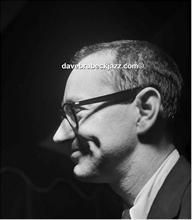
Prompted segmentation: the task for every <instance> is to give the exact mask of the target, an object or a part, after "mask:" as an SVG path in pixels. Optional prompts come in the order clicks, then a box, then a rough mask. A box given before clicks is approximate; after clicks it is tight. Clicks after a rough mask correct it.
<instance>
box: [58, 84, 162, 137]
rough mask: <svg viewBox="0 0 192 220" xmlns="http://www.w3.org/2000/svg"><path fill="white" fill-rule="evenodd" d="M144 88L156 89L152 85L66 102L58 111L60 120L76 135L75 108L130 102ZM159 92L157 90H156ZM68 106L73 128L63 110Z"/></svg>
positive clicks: (77, 126) (77, 123)
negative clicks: (105, 103) (102, 103)
mask: <svg viewBox="0 0 192 220" xmlns="http://www.w3.org/2000/svg"><path fill="white" fill-rule="evenodd" d="M146 87H153V88H156V89H158V88H157V86H154V85H152V86H151V85H148V86H145V87H143V86H140V87H135V88H131V89H126V90H123V91H119V92H115V93H111V94H107V95H103V96H97V97H94V98H90V99H85V100H80V101H75V102H72V101H70V102H66V103H63V104H62V105H61V107H60V111H61V115H62V120H63V119H64V118H66V119H67V121H68V122H69V124H70V126H71V127H72V129H73V131H74V132H75V133H76V130H78V128H79V122H78V120H77V116H76V113H75V111H74V109H75V108H76V107H80V106H83V105H89V104H95V103H99V102H110V101H111V102H117V103H121V102H124V101H126V100H127V102H128V101H129V102H132V101H133V100H134V99H135V96H136V95H137V94H138V93H139V92H140V91H141V90H142V89H144V88H146ZM158 90H159V89H158ZM66 105H68V106H70V107H71V110H72V113H73V116H74V118H75V124H76V127H74V126H73V125H72V124H71V122H70V121H69V119H68V118H67V114H66V112H65V110H64V107H65V106H66Z"/></svg>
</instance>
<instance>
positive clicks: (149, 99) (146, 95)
mask: <svg viewBox="0 0 192 220" xmlns="http://www.w3.org/2000/svg"><path fill="white" fill-rule="evenodd" d="M135 102H136V107H137V109H138V113H139V114H138V118H137V125H136V126H137V132H138V134H143V133H145V132H147V131H148V130H149V129H150V128H151V127H152V126H153V124H154V123H155V121H156V119H157V117H158V114H159V112H160V110H161V108H162V105H161V95H160V93H159V92H158V90H157V89H155V88H153V87H146V88H145V89H143V90H141V92H139V94H138V95H137V96H136V99H135Z"/></svg>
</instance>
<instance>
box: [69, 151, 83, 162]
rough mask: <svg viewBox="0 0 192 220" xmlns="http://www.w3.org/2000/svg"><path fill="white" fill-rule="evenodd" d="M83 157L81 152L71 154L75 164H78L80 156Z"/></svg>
mask: <svg viewBox="0 0 192 220" xmlns="http://www.w3.org/2000/svg"><path fill="white" fill-rule="evenodd" d="M81 155H82V153H81V152H80V151H79V150H75V151H73V153H72V154H71V160H72V161H73V162H74V163H78V161H79V158H80V156H81Z"/></svg>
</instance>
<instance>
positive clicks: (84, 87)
mask: <svg viewBox="0 0 192 220" xmlns="http://www.w3.org/2000/svg"><path fill="white" fill-rule="evenodd" d="M113 58H114V55H113V54H111V53H108V54H102V53H97V54H92V55H89V56H87V57H85V58H84V59H82V61H81V62H80V63H79V64H81V65H84V64H87V65H90V64H97V65H100V64H110V63H112V61H113ZM109 74H110V73H109V70H107V69H87V68H85V69H74V70H73V71H72V72H71V74H70V76H69V78H68V80H67V84H66V88H65V98H67V99H68V98H69V99H72V97H76V98H75V99H76V100H81V99H83V98H84V99H85V98H91V97H94V96H99V95H104V94H103V93H107V91H106V90H109V89H110V91H111V90H112V89H111V86H109V84H110V83H109V77H110V76H109ZM107 81H108V83H106V82H107ZM106 87H108V88H106ZM108 92H109V91H108Z"/></svg>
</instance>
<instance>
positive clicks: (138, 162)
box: [110, 143, 174, 207]
mask: <svg viewBox="0 0 192 220" xmlns="http://www.w3.org/2000/svg"><path fill="white" fill-rule="evenodd" d="M173 149H174V146H173V145H171V144H168V143H166V145H165V143H164V145H162V146H161V145H160V146H158V147H157V146H156V147H154V146H147V145H142V146H141V145H139V146H137V147H136V149H135V150H134V152H133V153H132V155H129V157H128V158H127V159H126V160H124V161H123V162H122V163H121V164H120V166H119V167H118V169H117V170H118V173H117V174H116V176H118V178H116V181H114V182H111V184H110V185H111V187H112V189H113V190H114V191H115V192H116V193H117V194H118V195H119V196H120V197H121V198H122V199H123V200H124V202H125V204H126V205H127V206H128V207H131V206H133V203H134V200H135V198H136V196H137V195H138V193H139V192H140V190H141V189H142V188H143V187H144V185H145V184H146V183H147V181H148V180H149V179H150V178H151V177H152V175H153V174H154V173H155V172H156V171H157V169H158V168H159V167H160V166H161V164H162V163H163V161H164V160H165V159H166V158H167V156H168V155H169V154H170V153H171V152H172V151H173Z"/></svg>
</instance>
